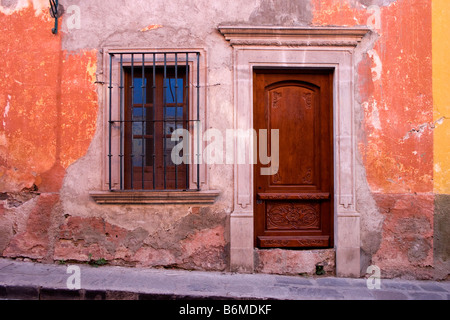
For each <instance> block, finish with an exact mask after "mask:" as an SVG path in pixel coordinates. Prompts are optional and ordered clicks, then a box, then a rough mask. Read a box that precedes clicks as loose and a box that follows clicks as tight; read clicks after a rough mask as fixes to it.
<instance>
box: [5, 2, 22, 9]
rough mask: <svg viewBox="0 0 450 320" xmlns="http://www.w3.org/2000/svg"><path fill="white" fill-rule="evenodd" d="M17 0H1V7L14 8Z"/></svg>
mask: <svg viewBox="0 0 450 320" xmlns="http://www.w3.org/2000/svg"><path fill="white" fill-rule="evenodd" d="M17 2H19V0H1V5H2V7H5V8H9V9H14V8H15V7H16V6H17Z"/></svg>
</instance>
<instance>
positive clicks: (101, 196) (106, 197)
mask: <svg viewBox="0 0 450 320" xmlns="http://www.w3.org/2000/svg"><path fill="white" fill-rule="evenodd" d="M102 51H103V64H102V70H100V71H99V72H98V74H99V75H100V76H99V79H98V83H100V84H101V93H102V94H101V95H100V104H101V106H102V108H101V110H102V112H103V115H102V119H103V121H102V126H101V129H102V133H101V134H102V137H103V139H102V142H103V144H102V152H101V154H102V168H103V170H102V171H103V172H102V184H101V187H100V188H99V189H98V190H94V191H91V192H90V193H89V194H90V196H91V198H92V199H93V200H94V201H95V202H96V203H98V204H212V203H214V202H215V200H216V198H217V197H218V196H219V194H220V192H219V191H218V190H211V189H210V187H209V183H208V182H209V181H208V180H209V179H208V171H207V166H206V165H205V164H204V163H201V164H200V166H199V170H198V172H197V169H196V168H197V166H196V165H195V166H190V169H189V184H190V185H197V177H199V178H200V179H199V185H200V191H197V190H195V191H194V190H187V191H180V190H145V191H143V190H139V191H138V190H120V188H118V186H119V176H120V169H119V168H120V166H119V161H118V160H117V159H115V160H114V161H112V165H111V185H112V187H113V188H112V189H111V190H110V188H109V174H108V171H109V170H108V165H109V157H108V154H109V152H108V138H109V110H108V109H109V106H110V104H111V105H112V106H113V108H112V117H113V118H116V119H117V118H118V117H119V114H120V108H119V107H118V106H119V105H120V102H119V101H120V93H119V89H118V88H119V86H120V80H119V78H120V63H119V61H118V60H115V61H112V62H110V59H109V56H110V53H111V52H114V53H123V54H127V53H128V54H129V53H131V52H137V51H139V52H145V53H146V54H150V53H158V55H157V56H158V58H157V60H156V66H158V67H160V66H163V65H164V61H163V59H162V58H161V56H160V54H162V53H164V52H171V53H175V52H176V53H179V54H180V55H181V54H182V53H185V52H199V53H200V55H199V66H200V68H199V69H198V70H197V66H196V63H195V61H194V58H193V57H190V58H189V60H188V66H189V70H190V71H189V83H190V85H189V90H190V92H189V114H190V115H193V114H195V113H194V110H195V108H196V105H197V94H194V93H193V92H192V91H193V90H195V89H196V88H194V86H193V85H192V84H193V83H194V75H197V74H198V75H199V84H200V85H199V94H198V100H199V101H198V103H199V105H200V114H199V120H200V127H201V129H200V130H203V131H204V129H205V128H206V127H207V118H206V114H207V113H206V110H207V92H206V89H207V76H206V70H207V52H206V51H205V50H204V49H201V48H200V49H199V48H190V49H186V48H182V49H180V48H177V49H172V48H164V49H161V48H159V49H148V48H133V49H130V48H126V49H124V48H110V47H108V48H103V50H102ZM136 57H138V56H137V55H136ZM122 63H123V64H122V65H123V66H124V67H126V66H131V63H130V62H129V61H123V62H122ZM135 63H139V60H136V61H135ZM152 63H153V62H152V61H146V64H145V66H151V65H152ZM166 63H167V66H174V65H175V63H174V61H173V60H168V61H166ZM110 74H111V75H112V76H111V79H112V80H111V81H110V80H109V78H108V75H110ZM195 80H196V79H195ZM110 82H111V83H112V87H113V89H112V93H109V90H108V89H109V86H110ZM195 111H196V110H195ZM192 136H193V135H192ZM191 138H192V140H194V137H191ZM111 139H112V140H111V141H112V149H113V151H114V152H115V153H116V154H118V152H119V151H118V150H119V145H120V130H119V129H118V128H115V129H114V130H112V133H111ZM192 143H193V145H194V141H192ZM203 149H204V142H203V141H202V142H201V143H200V147H199V150H200V152H201V150H203ZM195 152H197V150H192V151H191V157H194V153H195ZM193 161H194V159H192V160H191V162H192V163H194V162H193Z"/></svg>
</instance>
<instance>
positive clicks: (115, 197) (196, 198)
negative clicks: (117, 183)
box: [89, 190, 220, 205]
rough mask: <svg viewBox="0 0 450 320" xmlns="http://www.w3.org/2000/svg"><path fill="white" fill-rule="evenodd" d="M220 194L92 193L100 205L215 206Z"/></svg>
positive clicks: (216, 192)
mask: <svg viewBox="0 0 450 320" xmlns="http://www.w3.org/2000/svg"><path fill="white" fill-rule="evenodd" d="M219 194H220V192H219V191H218V190H203V191H91V192H89V195H90V196H91V197H92V199H94V201H95V202H96V203H98V204H144V205H145V204H213V203H214V202H215V200H216V199H217V197H218V196H219Z"/></svg>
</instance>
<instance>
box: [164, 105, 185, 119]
mask: <svg viewBox="0 0 450 320" xmlns="http://www.w3.org/2000/svg"><path fill="white" fill-rule="evenodd" d="M175 117H176V119H177V120H183V107H177V108H175V107H166V120H171V119H175Z"/></svg>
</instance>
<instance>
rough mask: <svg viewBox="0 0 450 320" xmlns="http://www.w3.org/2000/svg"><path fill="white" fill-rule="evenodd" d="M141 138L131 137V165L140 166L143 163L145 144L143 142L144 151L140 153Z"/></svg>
mask: <svg viewBox="0 0 450 320" xmlns="http://www.w3.org/2000/svg"><path fill="white" fill-rule="evenodd" d="M142 142H143V141H142V139H133V167H142V163H143V157H142V156H143V155H145V154H146V152H145V144H144V153H142V146H143V144H142Z"/></svg>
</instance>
